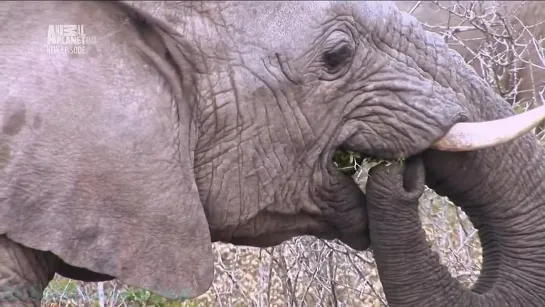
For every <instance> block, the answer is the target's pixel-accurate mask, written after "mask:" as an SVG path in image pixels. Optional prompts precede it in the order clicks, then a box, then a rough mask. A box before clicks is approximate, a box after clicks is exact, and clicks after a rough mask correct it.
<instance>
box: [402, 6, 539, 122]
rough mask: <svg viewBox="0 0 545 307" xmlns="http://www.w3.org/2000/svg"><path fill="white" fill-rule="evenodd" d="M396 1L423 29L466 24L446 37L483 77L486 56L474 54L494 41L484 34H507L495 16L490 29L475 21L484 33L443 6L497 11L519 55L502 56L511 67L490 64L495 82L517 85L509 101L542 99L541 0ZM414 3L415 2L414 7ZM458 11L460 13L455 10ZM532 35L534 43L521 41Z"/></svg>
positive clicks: (481, 13)
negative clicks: (462, 28) (453, 35)
mask: <svg viewBox="0 0 545 307" xmlns="http://www.w3.org/2000/svg"><path fill="white" fill-rule="evenodd" d="M436 2H437V3H436ZM395 3H396V6H397V7H398V8H399V9H400V10H401V11H405V12H409V13H411V14H412V15H413V16H415V17H416V18H417V19H418V20H419V21H420V22H422V23H423V27H424V28H425V29H428V30H430V31H435V32H443V31H445V30H446V29H448V28H450V29H455V28H456V27H466V28H465V29H464V30H463V31H457V32H456V33H455V35H456V37H457V38H458V39H459V41H456V40H455V39H453V38H449V40H448V42H449V46H450V47H451V48H453V49H454V50H456V51H457V52H458V53H460V54H461V55H462V57H463V58H464V60H465V61H466V62H467V63H469V64H470V65H471V66H472V67H473V68H474V69H475V71H477V73H478V74H479V75H480V76H482V77H486V75H487V74H489V73H490V72H489V71H488V70H487V69H486V63H483V62H482V61H481V60H482V59H486V60H487V61H488V59H487V58H486V57H484V56H477V54H478V53H479V52H480V50H483V49H484V48H483V46H486V45H487V44H490V43H491V42H493V41H494V39H493V38H491V37H487V36H486V35H487V33H498V34H501V35H506V36H508V35H509V33H502V31H504V29H505V26H504V24H503V23H502V21H501V20H500V19H499V18H498V17H496V19H495V25H494V26H491V25H489V24H488V25H487V26H486V27H492V28H491V29H489V28H484V26H483V25H481V24H478V23H477V26H480V27H483V29H484V30H485V31H488V32H487V33H485V32H483V31H482V30H479V29H476V27H475V26H474V25H472V24H471V23H470V21H468V20H467V19H462V18H460V17H459V16H457V15H456V14H453V13H449V12H448V11H447V10H445V9H444V8H450V9H453V8H454V6H455V4H457V3H459V4H460V6H461V7H464V8H468V9H469V8H470V7H473V10H474V12H475V14H476V15H478V16H487V17H486V19H487V20H489V19H490V18H491V16H490V15H491V12H493V11H495V12H497V13H498V14H500V15H501V16H502V18H504V20H505V21H506V22H507V23H509V24H510V25H511V28H510V29H509V31H510V32H511V33H510V34H511V36H513V37H514V38H516V42H517V43H518V44H517V45H516V46H514V47H513V51H514V52H516V54H518V56H514V55H513V54H511V57H510V58H504V59H501V60H502V61H505V62H507V61H510V62H512V63H513V66H512V67H506V69H504V70H501V69H500V67H493V71H494V73H495V74H496V75H497V76H498V79H497V80H495V81H496V82H498V83H499V85H500V86H501V88H503V89H510V88H513V87H515V85H517V86H516V87H517V91H516V94H515V95H513V96H512V97H511V98H512V99H510V103H514V102H527V101H531V100H532V99H535V101H538V102H539V101H541V91H543V88H544V87H545V69H543V68H542V67H544V66H545V62H544V61H543V59H542V57H543V56H542V55H540V54H539V53H538V50H539V43H538V42H537V41H540V40H542V39H543V38H545V23H544V22H543V21H544V20H545V5H543V2H542V1H396V2H395ZM417 4H418V5H417ZM415 5H417V6H416V8H415ZM413 8H414V10H413ZM457 13H458V14H460V13H462V12H461V11H457ZM475 22H477V21H475ZM523 25H524V26H525V27H523ZM532 37H534V38H535V39H536V40H537V41H536V46H532V45H530V46H526V45H525V44H522V42H530V41H531V40H532ZM487 40H488V42H487ZM460 41H461V42H460ZM541 47H543V44H542V45H541ZM495 48H496V52H497V53H500V52H504V51H505V50H506V45H504V44H497V45H496V46H495ZM497 60H500V59H497ZM531 63H533V65H532V64H531ZM508 69H513V70H515V71H516V72H515V73H514V74H512V75H509V74H508V73H507V70H508ZM505 94H506V93H505ZM541 129H543V127H542V128H541Z"/></svg>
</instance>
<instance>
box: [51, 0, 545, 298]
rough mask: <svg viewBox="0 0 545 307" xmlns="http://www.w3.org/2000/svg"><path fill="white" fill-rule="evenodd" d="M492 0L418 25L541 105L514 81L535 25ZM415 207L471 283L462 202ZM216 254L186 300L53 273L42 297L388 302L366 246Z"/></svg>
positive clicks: (501, 85) (425, 202)
mask: <svg viewBox="0 0 545 307" xmlns="http://www.w3.org/2000/svg"><path fill="white" fill-rule="evenodd" d="M421 4H422V3H418V5H421ZM490 4H491V2H487V6H486V7H484V6H483V3H481V2H477V1H471V2H464V3H452V4H444V2H443V3H435V4H434V5H436V9H437V11H438V12H439V11H442V12H450V16H451V18H449V19H448V20H449V24H448V25H431V24H428V25H425V26H426V27H428V28H429V29H431V30H433V31H436V32H439V33H440V34H442V35H443V37H444V38H445V40H446V41H448V42H449V43H450V44H452V46H454V47H455V48H457V50H458V51H459V52H460V53H463V52H464V51H463V49H460V48H466V49H467V50H469V51H467V52H466V55H465V59H466V60H467V61H468V62H469V63H471V65H473V67H475V68H476V70H477V71H478V72H479V73H480V74H481V75H482V76H483V78H484V79H485V80H486V81H487V82H488V83H489V84H490V85H491V86H493V87H494V88H495V89H496V90H497V91H498V93H500V94H501V95H502V96H503V97H505V98H506V99H507V100H508V101H509V102H510V103H511V104H512V106H513V108H514V109H515V110H516V111H517V112H519V111H522V110H526V109H527V108H528V107H533V106H537V105H541V104H542V101H543V88H535V89H533V92H532V95H521V91H520V90H519V88H520V84H521V80H520V73H519V72H520V67H523V66H525V65H526V66H528V65H530V66H531V68H532V71H533V72H536V71H541V70H543V68H544V66H545V60H544V58H545V57H544V56H543V49H542V48H541V46H542V40H541V37H537V38H536V37H533V36H532V35H528V34H529V33H530V32H531V31H530V29H532V28H533V27H535V26H536V25H530V24H528V25H526V24H524V23H523V22H522V21H521V20H520V19H519V18H517V17H516V16H515V17H513V15H510V14H509V12H507V13H505V12H503V13H501V12H499V9H498V8H497V6H493V5H490ZM428 5H429V4H428ZM521 5H522V6H524V5H528V3H522V4H521ZM517 9H520V7H518V6H515V7H514V9H513V10H514V11H516V10H517ZM411 10H412V7H411ZM511 12H512V11H511ZM544 17H545V16H544ZM542 19H545V18H542ZM453 20H458V21H459V22H458V23H456V24H455V23H454V22H453ZM470 31H477V32H478V33H480V35H481V39H480V40H468V39H466V38H467V36H464V35H465V34H464V33H469V32H470ZM532 54H533V55H534V56H533V58H532ZM535 55H538V56H537V57H536V56H535ZM531 60H533V61H531ZM524 76H527V75H524ZM531 84H532V85H534V84H537V83H536V82H534V81H532V82H531ZM542 130H543V129H540V130H539V131H538V133H539V134H543V132H542ZM366 172H367V169H366V166H364V167H363V169H361V170H360V172H359V173H358V174H357V175H355V177H356V180H357V181H358V182H360V183H361V186H362V187H364V185H365V176H364V175H363V174H366ZM420 210H421V217H422V222H423V225H424V228H425V230H426V233H427V234H428V239H429V242H430V243H431V244H432V248H433V249H434V250H435V251H436V252H437V253H439V255H440V258H441V261H442V263H444V264H445V265H446V266H448V268H449V269H450V271H451V274H452V275H453V276H454V277H456V278H458V279H460V280H461V281H462V282H463V283H464V284H466V285H467V286H470V285H471V284H472V283H473V282H474V281H475V280H476V278H477V277H478V274H479V270H480V266H481V247H480V243H479V239H478V236H477V231H476V230H475V229H474V228H473V227H472V225H471V223H470V222H469V221H468V219H467V218H466V216H465V215H464V213H463V212H462V211H461V210H459V209H457V208H456V207H455V206H453V205H452V204H451V203H450V202H449V201H448V200H447V199H445V198H442V197H439V196H437V195H436V194H435V193H434V192H433V191H431V190H427V191H426V192H425V194H424V195H423V196H422V199H421V206H420ZM214 253H215V281H214V283H213V285H212V287H211V288H210V289H209V291H208V292H207V293H205V294H204V295H202V296H201V297H199V298H197V299H194V300H191V301H187V302H183V303H181V302H176V301H167V300H165V299H162V298H160V297H157V296H154V295H151V294H150V293H149V292H147V291H144V290H141V289H134V288H130V287H127V286H124V285H122V284H120V283H119V282H118V281H113V282H105V283H82V282H74V281H71V280H68V279H64V278H60V277H58V276H57V277H56V278H55V280H54V281H53V282H52V283H51V284H50V286H49V287H48V289H47V290H46V293H45V297H44V300H43V301H44V305H45V306H387V303H386V300H385V298H384V293H383V292H382V287H381V283H380V280H379V278H378V274H377V270H376V267H375V264H374V260H373V255H372V253H371V252H369V251H365V252H359V253H356V252H354V251H353V250H351V249H349V248H347V247H346V246H345V245H343V244H341V243H339V242H336V241H333V242H331V241H329V242H324V241H322V240H319V239H316V238H313V237H298V238H294V239H292V240H290V241H288V242H285V243H283V244H280V245H279V246H276V247H271V248H263V249H260V248H251V247H236V246H233V245H230V244H222V243H215V244H214Z"/></svg>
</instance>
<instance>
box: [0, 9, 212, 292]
mask: <svg viewBox="0 0 545 307" xmlns="http://www.w3.org/2000/svg"><path fill="white" fill-rule="evenodd" d="M82 3H87V4H86V5H95V4H92V3H91V2H82ZM63 5H64V4H63ZM73 5H76V4H73ZM78 5H79V4H78ZM67 11H69V10H67ZM78 16H79V17H78ZM89 16H92V15H89ZM78 18H82V17H81V14H80V15H77V14H74V15H73V16H72V15H66V16H65V19H63V22H65V23H67V24H79V23H82V21H81V20H80V19H78ZM112 20H114V19H112ZM108 21H109V22H111V23H113V22H114V21H115V22H119V23H120V24H117V25H116V24H114V26H115V29H118V28H119V29H126V28H123V26H122V25H121V23H122V22H123V20H122V19H119V18H118V19H115V20H114V21H110V20H108ZM92 22H93V23H96V24H103V23H100V22H99V21H92ZM47 23H48V22H45V24H47ZM49 23H50V24H53V23H54V22H49ZM83 23H84V22H83ZM89 23H91V21H89ZM111 27H112V26H111V24H108V23H104V27H103V28H99V27H96V29H97V30H96V31H103V32H97V33H93V34H94V35H97V36H98V37H102V38H103V40H101V41H97V44H96V49H97V50H99V51H102V50H106V51H104V52H102V53H101V56H100V57H98V58H97V59H98V60H96V61H94V62H91V61H90V60H89V61H75V60H74V61H71V60H70V58H69V57H66V58H63V57H59V58H55V63H56V66H55V65H42V66H41V68H42V70H40V71H39V73H38V72H37V73H35V74H27V73H26V72H25V70H20V69H19V70H17V69H15V70H11V72H12V73H13V74H14V76H13V78H14V80H15V79H17V80H22V81H21V82H28V84H17V85H16V86H19V88H25V86H28V88H33V89H32V90H21V91H14V92H17V97H15V96H14V97H9V98H8V99H7V101H4V102H3V103H2V104H0V113H2V114H4V115H5V116H4V121H3V122H1V121H0V123H2V124H3V125H4V127H3V128H4V129H3V130H2V131H0V162H2V163H0V166H1V167H0V234H6V235H7V237H8V238H10V239H11V240H13V241H15V242H18V243H20V244H22V245H24V246H27V247H29V248H34V249H37V250H41V251H51V252H52V253H54V254H55V255H57V256H58V257H59V258H61V259H62V260H63V261H64V262H65V263H66V264H68V265H70V266H73V267H77V268H83V269H87V270H89V271H92V272H96V273H100V274H106V275H110V276H113V277H115V278H118V279H119V280H120V281H121V282H123V283H125V284H127V285H130V286H136V287H139V288H145V289H149V290H151V291H152V292H154V293H157V294H159V295H161V296H164V297H168V298H172V299H179V298H192V297H196V296H199V295H201V294H202V293H204V292H205V291H206V290H208V288H209V287H210V285H211V283H212V280H213V277H214V265H213V264H214V262H213V258H212V244H211V238H210V231H209V227H208V222H207V220H206V216H205V212H204V208H203V205H202V203H201V198H200V195H199V191H198V189H197V184H196V180H195V174H194V167H193V153H192V150H191V148H193V146H194V139H193V138H192V136H193V135H194V134H195V132H194V131H190V130H191V128H190V126H191V123H192V121H191V120H190V119H191V116H192V115H191V110H189V107H188V106H187V105H186V104H183V103H180V104H177V105H176V106H177V107H176V108H173V103H172V101H173V100H174V98H173V94H172V93H173V91H171V90H169V88H166V85H165V83H164V82H163V81H162V79H161V78H158V77H157V76H158V72H157V71H156V70H154V69H158V68H157V67H158V66H157V65H155V66H153V65H145V64H146V63H145V62H144V60H143V59H144V54H145V52H146V49H142V50H136V48H135V47H131V48H128V47H127V46H128V43H132V42H135V43H136V42H137V40H138V37H137V36H136V34H134V32H136V31H124V32H120V33H119V34H116V35H117V36H114V34H115V33H114V34H111V33H112V30H111ZM101 29H103V30H101ZM127 29H128V28H127ZM36 32H39V31H36ZM29 33H34V32H33V31H29ZM37 35H42V33H38V34H37ZM37 37H41V36H37ZM123 44H125V45H123ZM120 59H123V61H122V62H121V63H123V64H119V65H117V64H116V65H113V64H112V63H120V62H119V61H120ZM99 60H100V61H99ZM62 61H65V62H62ZM90 63H92V65H90ZM19 72H20V73H21V75H17V74H18V73H19ZM74 72H78V73H79V72H82V73H81V74H75V73H74ZM48 75H59V76H61V75H62V76H72V75H76V76H85V77H74V78H65V79H63V80H65V81H66V82H65V83H63V84H64V85H63V87H60V86H59V81H58V79H56V78H46V77H43V76H48ZM120 76H123V77H120ZM42 77H43V78H42ZM38 79H39V80H40V81H39V82H38V81H36V80H38ZM59 88H61V89H62V91H61V92H60V93H62V94H55V95H53V94H49V93H52V91H53V90H55V89H59ZM36 93H40V95H36ZM42 93H45V94H42ZM82 93H85V94H82ZM14 95H15V94H14ZM52 97H54V99H52ZM10 99H11V100H10ZM10 101H13V102H11V103H10ZM6 114H7V115H6ZM10 114H11V115H10ZM8 115H10V116H11V117H9V116H8ZM6 118H7V119H6ZM12 118H14V119H13V120H12ZM25 118H26V119H29V118H30V119H32V118H34V124H32V123H31V124H24V123H25ZM61 119H62V120H61ZM30 121H31V120H30ZM19 123H20V124H19ZM16 124H17V125H18V126H16V127H17V130H16V132H15V133H11V134H10V133H5V132H6V131H7V132H11V131H15V128H13V129H11V130H10V129H8V128H10V125H12V126H13V125H16ZM5 152H7V154H5ZM2 153H4V155H2ZM2 157H8V159H2ZM64 273H65V275H70V274H75V275H77V274H79V273H78V272H64Z"/></svg>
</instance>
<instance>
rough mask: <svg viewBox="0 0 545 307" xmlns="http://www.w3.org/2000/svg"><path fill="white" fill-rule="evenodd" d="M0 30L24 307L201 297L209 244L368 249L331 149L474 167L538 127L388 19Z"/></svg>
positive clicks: (4, 251) (437, 45) (117, 12)
mask: <svg viewBox="0 0 545 307" xmlns="http://www.w3.org/2000/svg"><path fill="white" fill-rule="evenodd" d="M0 21H1V24H2V32H1V33H2V35H1V36H0V42H1V43H0V74H1V76H2V78H0V93H2V94H1V96H0V97H1V102H0V118H2V121H1V126H2V130H1V134H0V170H1V171H0V200H1V203H0V260H1V261H0V297H1V298H2V299H3V300H4V301H7V300H8V298H9V300H10V303H13V304H14V305H16V306H34V305H39V303H40V300H41V294H42V292H43V290H44V288H45V287H46V286H47V284H48V282H49V281H50V280H51V279H52V277H53V276H54V274H55V273H58V274H60V275H62V276H65V277H69V278H73V279H78V280H83V281H101V280H109V279H113V278H117V279H119V280H120V281H121V282H123V283H125V284H127V285H130V286H135V287H139V288H144V289H148V290H150V291H151V292H154V293H156V294H158V295H161V296H164V297H167V298H172V299H179V298H193V297H196V296H199V295H200V294H202V293H204V292H205V291H206V290H207V289H208V288H209V287H210V285H211V282H212V280H213V275H214V267H213V259H212V250H211V245H212V242H228V243H232V244H236V245H249V246H258V247H266V246H274V245H276V244H279V243H281V242H283V241H285V240H288V239H290V238H293V237H295V236H300V235H312V236H315V237H319V238H323V239H327V240H332V239H339V240H341V241H342V242H344V243H346V244H347V245H349V246H350V247H352V248H354V249H355V250H365V249H367V248H368V247H369V240H370V239H369V229H368V218H367V211H366V207H365V195H364V194H363V192H362V191H361V190H360V189H359V187H358V186H357V185H356V183H355V182H354V181H353V180H352V178H351V177H349V176H347V175H346V174H344V173H342V172H341V171H340V170H339V169H337V168H336V167H335V166H334V164H333V163H332V159H331V157H332V155H333V153H334V152H335V151H336V150H338V149H344V150H351V151H356V152H359V153H361V154H362V155H365V156H369V157H379V158H383V159H401V158H407V157H412V156H415V155H417V154H419V153H421V152H423V151H425V150H429V149H435V150H437V151H440V152H459V151H462V152H474V151H477V152H480V151H481V150H486V149H487V148H495V147H497V146H500V145H501V144H512V141H513V140H516V139H519V138H520V137H521V136H522V137H523V136H524V135H526V133H528V131H530V130H531V129H532V127H533V126H535V123H536V120H542V119H543V117H544V113H545V112H544V111H543V109H535V110H532V111H529V112H527V113H523V114H519V115H516V114H515V113H513V112H512V111H510V109H509V108H508V104H507V103H506V102H504V101H502V100H501V98H500V97H499V96H498V95H497V94H496V93H494V91H493V90H492V89H491V88H490V87H489V86H488V85H487V84H486V83H485V82H484V81H483V80H482V79H481V78H480V77H479V76H478V75H477V74H476V73H475V71H474V70H473V69H471V68H470V67H469V66H468V65H467V64H466V63H465V62H464V60H463V58H462V57H460V56H459V54H457V53H456V52H455V51H453V50H451V49H450V48H449V47H448V46H447V45H446V44H445V43H444V42H443V41H442V39H441V38H440V36H438V35H437V34H435V33H432V32H429V31H425V30H424V29H423V28H422V26H421V25H420V24H419V23H418V21H417V19H416V18H414V17H412V16H410V15H408V14H405V13H402V12H400V11H399V10H398V9H397V8H396V6H395V4H394V3H393V2H372V1H370V2H337V1H332V2H322V1H317V2H307V1H301V2H284V1H282V2H261V1H256V2H246V1H244V2H211V1H202V2H182V1H165V2H154V1H116V2H102V1H82V2H76V1H73V2H62V1H58V2H54V1H41V2H22V1H21V2H11V1H6V2H1V3H0ZM152 102H153V103H152ZM490 107H492V108H493V110H492V111H490ZM511 124H513V125H512V127H513V128H509V127H511ZM532 125H533V126H532ZM491 127H493V128H494V129H490V128H491ZM497 127H500V128H509V129H496V128H497ZM482 129H485V132H488V133H482V132H483V130H482ZM487 129H488V130H487ZM505 146H512V145H505ZM502 148H504V147H502ZM509 148H511V147H509ZM515 148H518V147H515ZM483 171H485V170H483ZM490 172H491V170H490Z"/></svg>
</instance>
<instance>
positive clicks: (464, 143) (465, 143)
mask: <svg viewBox="0 0 545 307" xmlns="http://www.w3.org/2000/svg"><path fill="white" fill-rule="evenodd" d="M544 119H545V106H541V107H538V108H535V109H533V110H530V111H527V112H524V113H521V114H517V115H513V116H511V117H507V118H503V119H498V120H492V121H486V122H458V123H456V124H454V125H453V126H451V127H450V129H449V130H448V131H447V132H446V133H445V134H444V135H443V136H442V137H439V138H438V139H437V140H436V141H434V142H432V143H431V144H430V145H429V147H428V148H423V150H426V149H434V150H438V151H450V152H463V151H475V150H479V149H486V148H491V147H495V146H498V145H501V144H504V143H507V142H509V141H512V140H515V139H517V138H519V137H520V136H522V135H524V134H525V133H527V132H529V131H530V130H531V129H533V128H534V127H535V126H536V125H538V124H539V123H540V122H541V121H542V120H544ZM330 157H331V160H330V161H331V162H332V164H333V165H334V166H335V167H336V168H337V169H339V170H340V171H341V172H342V173H343V175H345V176H349V177H352V178H353V177H354V176H353V175H354V173H355V172H356V171H358V168H361V165H362V164H364V162H365V161H367V162H379V161H385V160H383V159H382V157H376V156H371V155H368V154H366V153H365V151H364V150H359V148H357V147H356V148H355V147H354V142H352V141H350V140H345V142H342V143H341V144H340V145H339V146H337V148H336V150H334V152H333V153H332V155H331V156H330ZM406 158H409V157H404V158H402V159H401V160H403V159H406ZM387 161H390V162H391V160H387ZM347 162H348V163H347ZM356 185H357V184H356ZM357 189H358V190H359V191H354V192H355V194H359V195H360V197H356V198H357V199H359V200H360V202H361V201H363V202H364V203H363V204H361V203H360V204H358V205H357V207H359V210H363V211H366V209H365V207H366V206H365V194H364V192H363V191H361V189H360V188H359V187H357ZM363 215H364V216H366V214H365V213H363ZM359 216H361V215H359ZM362 226H363V228H364V229H363V231H362V229H361V228H362ZM354 227H355V229H357V230H358V231H357V232H352V231H348V232H344V233H342V235H341V237H340V238H339V239H340V240H341V241H342V242H344V243H345V244H347V245H349V246H351V247H352V248H354V249H356V250H364V249H366V248H368V246H369V238H368V234H369V232H368V227H367V220H365V221H364V222H363V225H360V226H359V227H357V226H354Z"/></svg>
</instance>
